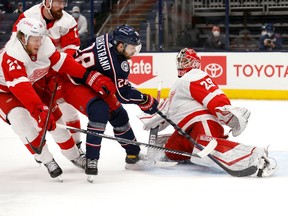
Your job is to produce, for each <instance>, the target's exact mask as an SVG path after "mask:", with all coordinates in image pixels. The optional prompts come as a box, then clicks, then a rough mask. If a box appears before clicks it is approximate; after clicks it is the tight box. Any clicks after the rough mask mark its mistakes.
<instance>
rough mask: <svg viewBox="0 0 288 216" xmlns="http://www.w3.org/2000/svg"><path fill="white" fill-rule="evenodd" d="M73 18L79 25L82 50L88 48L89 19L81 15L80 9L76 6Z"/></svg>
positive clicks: (73, 10) (73, 9)
mask: <svg viewBox="0 0 288 216" xmlns="http://www.w3.org/2000/svg"><path fill="white" fill-rule="evenodd" d="M72 16H73V17H74V19H75V20H76V22H77V24H78V33H79V36H80V49H83V48H85V47H87V45H88V44H87V43H88V28H87V25H88V24H87V19H86V17H85V16H83V15H82V14H81V13H80V8H79V7H78V6H74V7H73V8H72Z"/></svg>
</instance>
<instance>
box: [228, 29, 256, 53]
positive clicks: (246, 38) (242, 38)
mask: <svg viewBox="0 0 288 216" xmlns="http://www.w3.org/2000/svg"><path fill="white" fill-rule="evenodd" d="M231 48H232V49H239V50H246V51H253V50H256V49H257V48H258V41H257V40H256V39H255V38H253V37H252V36H251V33H250V31H249V30H248V29H243V30H241V31H240V32H239V36H238V37H237V38H235V39H234V40H233V41H232V42H231Z"/></svg>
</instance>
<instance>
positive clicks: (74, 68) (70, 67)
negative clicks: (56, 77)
mask: <svg viewBox="0 0 288 216" xmlns="http://www.w3.org/2000/svg"><path fill="white" fill-rule="evenodd" d="M61 55H62V58H63V54H61V53H60V52H58V51H56V52H54V53H53V54H52V55H51V57H50V61H51V66H52V67H53V65H55V64H57V63H59V61H62V60H63V59H61ZM64 55H65V54H64ZM58 72H59V73H66V74H69V75H71V76H73V77H78V78H82V77H83V75H84V73H85V72H86V68H85V67H84V66H83V65H81V64H80V63H78V62H76V61H75V59H74V58H73V57H72V56H70V55H65V59H64V61H63V62H62V65H61V67H60V69H59V71H58Z"/></svg>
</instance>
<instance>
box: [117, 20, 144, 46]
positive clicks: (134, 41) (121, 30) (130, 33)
mask: <svg viewBox="0 0 288 216" xmlns="http://www.w3.org/2000/svg"><path fill="white" fill-rule="evenodd" d="M113 43H114V44H115V45H117V44H118V43H126V44H131V45H140V44H141V41H140V35H139V33H138V32H137V31H135V30H134V28H133V27H131V26H129V25H127V24H125V25H121V26H118V27H117V28H116V29H114V31H113Z"/></svg>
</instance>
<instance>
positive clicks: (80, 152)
mask: <svg viewBox="0 0 288 216" xmlns="http://www.w3.org/2000/svg"><path fill="white" fill-rule="evenodd" d="M81 144H82V141H80V142H78V143H76V146H77V148H78V151H79V154H80V156H81V155H85V152H84V151H83V149H82V148H81Z"/></svg>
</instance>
